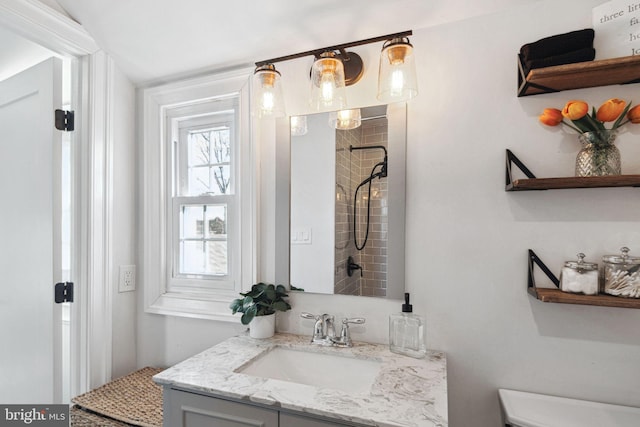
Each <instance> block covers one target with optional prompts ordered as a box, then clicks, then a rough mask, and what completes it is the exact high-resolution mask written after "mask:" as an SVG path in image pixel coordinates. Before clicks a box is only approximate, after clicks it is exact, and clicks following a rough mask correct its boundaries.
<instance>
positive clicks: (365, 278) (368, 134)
mask: <svg viewBox="0 0 640 427" xmlns="http://www.w3.org/2000/svg"><path fill="white" fill-rule="evenodd" d="M374 145H382V146H384V147H387V119H386V118H376V119H371V120H363V122H362V126H360V127H359V128H356V129H353V130H348V131H343V130H339V131H336V236H335V237H336V238H335V242H336V244H335V265H336V270H335V289H334V292H335V293H336V294H343V295H345V294H347V295H368V296H386V293H387V291H386V289H387V229H388V228H387V200H388V198H387V179H386V178H382V179H377V178H376V179H374V180H373V181H372V183H371V210H370V218H369V236H368V239H367V243H366V245H365V247H364V248H363V249H362V250H361V251H358V250H357V249H356V246H355V243H354V235H353V198H354V193H355V190H356V188H357V187H358V184H360V183H361V182H362V181H363V180H365V179H366V178H368V177H369V175H370V174H371V171H372V169H373V167H374V166H375V165H376V164H377V163H379V162H381V161H382V160H383V158H384V153H383V151H382V150H380V149H371V150H354V151H350V150H349V146H354V147H361V146H374ZM367 190H368V186H366V185H365V186H363V187H362V188H361V189H360V191H359V192H358V199H357V200H356V203H357V213H358V218H357V221H356V223H357V224H358V230H357V239H358V244H359V245H360V246H362V243H363V241H364V238H365V235H366V225H367V196H368V191H367ZM350 256H351V257H352V258H353V262H354V263H355V264H358V265H359V266H361V267H362V277H361V275H360V273H361V272H360V270H355V271H354V272H353V274H352V276H351V277H349V275H348V274H347V264H348V259H349V257H350Z"/></svg>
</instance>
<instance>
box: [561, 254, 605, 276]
mask: <svg viewBox="0 0 640 427" xmlns="http://www.w3.org/2000/svg"><path fill="white" fill-rule="evenodd" d="M576 256H577V257H578V261H567V262H565V263H564V266H565V267H569V268H573V269H574V270H582V271H585V270H597V269H598V264H596V263H593V262H586V261H585V260H584V257H585V255H584V254H583V253H582V252H580V253H579V254H578V255H576Z"/></svg>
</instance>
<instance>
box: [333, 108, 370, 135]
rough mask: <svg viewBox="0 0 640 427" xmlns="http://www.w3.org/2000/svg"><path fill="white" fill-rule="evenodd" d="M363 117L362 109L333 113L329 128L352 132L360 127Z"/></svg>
mask: <svg viewBox="0 0 640 427" xmlns="http://www.w3.org/2000/svg"><path fill="white" fill-rule="evenodd" d="M361 124H362V115H361V114H360V109H359V108H355V109H352V110H340V111H332V112H331V113H329V126H331V127H334V128H336V129H339V130H350V129H356V128H358V127H360V125H361Z"/></svg>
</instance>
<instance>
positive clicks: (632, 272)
mask: <svg viewBox="0 0 640 427" xmlns="http://www.w3.org/2000/svg"><path fill="white" fill-rule="evenodd" d="M620 252H621V254H620V255H605V256H603V257H602V262H603V264H604V271H603V274H604V292H605V293H607V294H609V295H615V296H620V297H627V298H640V273H639V272H638V270H639V269H640V258H638V257H633V256H630V255H629V248H627V247H624V248H622V249H620Z"/></svg>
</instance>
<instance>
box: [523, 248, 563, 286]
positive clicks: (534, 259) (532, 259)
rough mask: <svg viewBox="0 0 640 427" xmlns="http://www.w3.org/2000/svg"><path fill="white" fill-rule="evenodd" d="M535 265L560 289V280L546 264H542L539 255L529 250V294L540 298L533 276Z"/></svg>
mask: <svg viewBox="0 0 640 427" xmlns="http://www.w3.org/2000/svg"><path fill="white" fill-rule="evenodd" d="M535 265H537V266H538V267H539V268H540V270H542V272H543V273H544V274H546V275H547V277H548V278H549V280H551V281H552V282H553V284H554V285H556V287H557V288H559V287H560V280H558V278H557V277H556V275H555V274H553V273H552V272H551V270H549V267H547V266H546V265H545V263H544V262H542V260H541V259H540V258H539V257H538V255H536V253H535V252H533V251H532V250H531V249H529V272H528V280H527V292H529V293H530V294H531V295H533V296H534V297H536V298H538V294H537V292H536V289H537V288H536V281H535V277H534V274H533V268H534V266H535Z"/></svg>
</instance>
